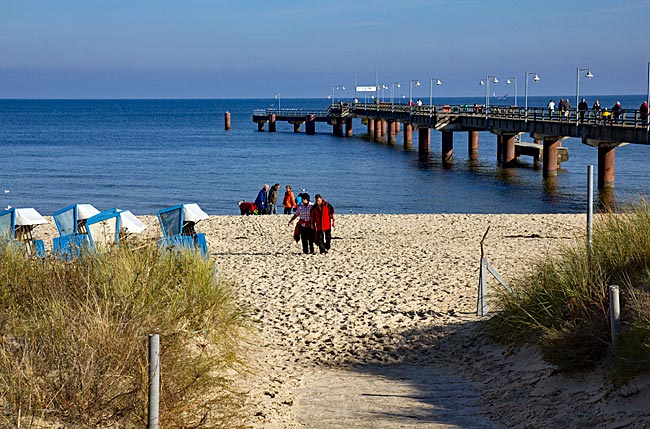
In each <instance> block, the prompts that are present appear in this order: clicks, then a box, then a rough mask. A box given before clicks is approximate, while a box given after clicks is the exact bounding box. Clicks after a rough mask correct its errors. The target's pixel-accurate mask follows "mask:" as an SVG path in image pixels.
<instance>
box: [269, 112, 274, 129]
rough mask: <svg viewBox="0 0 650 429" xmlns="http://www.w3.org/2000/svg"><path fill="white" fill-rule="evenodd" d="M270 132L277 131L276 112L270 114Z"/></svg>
mask: <svg viewBox="0 0 650 429" xmlns="http://www.w3.org/2000/svg"><path fill="white" fill-rule="evenodd" d="M269 132H270V133H274V132H275V113H271V114H270V115H269Z"/></svg>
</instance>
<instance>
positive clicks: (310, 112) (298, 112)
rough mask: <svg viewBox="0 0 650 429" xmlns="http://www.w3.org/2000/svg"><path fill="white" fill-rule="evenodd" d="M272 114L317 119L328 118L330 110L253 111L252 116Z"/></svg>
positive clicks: (272, 109)
mask: <svg viewBox="0 0 650 429" xmlns="http://www.w3.org/2000/svg"><path fill="white" fill-rule="evenodd" d="M271 114H274V115H276V116H283V117H296V118H304V117H305V116H307V115H313V116H318V117H323V116H329V115H330V109H327V110H306V109H274V108H268V109H255V110H253V116H268V115H271Z"/></svg>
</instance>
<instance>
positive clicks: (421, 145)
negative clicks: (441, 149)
mask: <svg viewBox="0 0 650 429" xmlns="http://www.w3.org/2000/svg"><path fill="white" fill-rule="evenodd" d="M430 147H431V130H430V129H429V128H418V150H419V151H420V152H429V149H430Z"/></svg>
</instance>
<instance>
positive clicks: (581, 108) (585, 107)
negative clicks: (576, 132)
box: [578, 98, 589, 122]
mask: <svg viewBox="0 0 650 429" xmlns="http://www.w3.org/2000/svg"><path fill="white" fill-rule="evenodd" d="M587 110H589V105H588V104H587V100H585V99H584V98H583V99H582V100H580V103H578V113H579V115H580V122H582V121H584V119H585V112H587Z"/></svg>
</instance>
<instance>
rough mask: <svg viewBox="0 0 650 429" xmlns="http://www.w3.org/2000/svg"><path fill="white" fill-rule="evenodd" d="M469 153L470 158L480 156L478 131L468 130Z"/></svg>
mask: <svg viewBox="0 0 650 429" xmlns="http://www.w3.org/2000/svg"><path fill="white" fill-rule="evenodd" d="M467 154H468V155H469V158H470V159H476V158H478V131H468V132H467Z"/></svg>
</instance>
